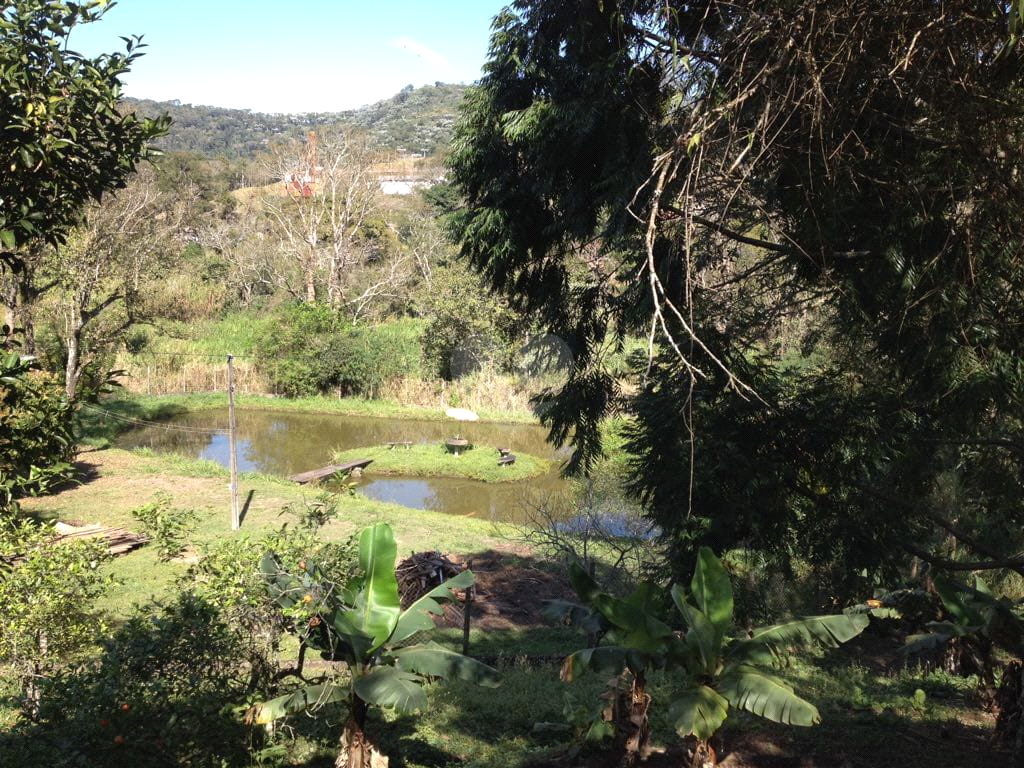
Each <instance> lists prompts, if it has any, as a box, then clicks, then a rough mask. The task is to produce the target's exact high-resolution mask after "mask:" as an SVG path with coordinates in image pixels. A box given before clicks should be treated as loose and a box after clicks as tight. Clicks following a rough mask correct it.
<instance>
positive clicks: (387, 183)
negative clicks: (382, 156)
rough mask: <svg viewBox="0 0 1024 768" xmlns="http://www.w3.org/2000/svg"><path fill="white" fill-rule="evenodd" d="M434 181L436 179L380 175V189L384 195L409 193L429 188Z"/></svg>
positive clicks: (435, 181)
mask: <svg viewBox="0 0 1024 768" xmlns="http://www.w3.org/2000/svg"><path fill="white" fill-rule="evenodd" d="M436 183H437V180H436V179H411V178H404V179H403V178H398V177H394V176H381V179H380V191H381V192H383V193H384V194H385V195H411V194H412V193H413V192H415V191H416V190H417V189H429V188H430V187H432V186H434V185H435V184H436Z"/></svg>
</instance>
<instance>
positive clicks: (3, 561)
mask: <svg viewBox="0 0 1024 768" xmlns="http://www.w3.org/2000/svg"><path fill="white" fill-rule="evenodd" d="M57 539H58V537H57V534H56V533H55V532H54V531H53V529H51V528H48V527H42V528H41V527H39V526H37V525H35V524H34V523H31V522H28V521H20V522H2V521H0V662H3V663H6V664H8V665H10V667H11V668H12V669H13V671H14V672H15V674H17V676H18V679H19V680H20V683H21V691H22V695H23V697H24V699H23V709H24V711H25V713H26V714H27V715H28V716H29V717H30V718H32V719H34V718H36V717H38V715H39V707H40V703H41V686H42V685H43V683H45V681H46V680H47V679H49V678H50V677H51V676H52V675H53V674H54V673H55V672H57V671H58V670H60V669H62V668H63V667H65V666H66V665H69V664H73V663H74V662H75V661H76V660H78V659H79V657H80V656H81V655H82V654H83V653H84V652H86V651H88V650H89V649H90V648H93V647H94V645H95V643H96V642H97V641H98V639H99V637H100V634H101V633H102V632H103V630H104V624H103V622H102V621H101V620H99V619H98V618H97V615H96V612H95V607H94V604H95V601H96V599H97V598H98V597H100V596H101V595H102V594H103V593H104V591H105V590H106V588H107V586H108V585H109V584H110V577H109V576H106V575H104V573H103V571H102V570H101V568H100V566H101V565H102V564H103V563H104V562H105V561H106V560H107V559H108V558H109V556H110V555H109V553H108V551H107V546H106V543H105V542H103V541H97V540H91V541H73V542H59V543H58V541H57Z"/></svg>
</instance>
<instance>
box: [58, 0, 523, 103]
mask: <svg viewBox="0 0 1024 768" xmlns="http://www.w3.org/2000/svg"><path fill="white" fill-rule="evenodd" d="M509 2H511V0H290V2H281V0H118V1H117V2H116V4H113V7H111V8H110V9H109V10H108V11H107V13H106V15H105V16H104V17H103V18H102V19H101V20H100V21H98V22H94V23H92V24H87V25H82V26H80V27H78V28H76V29H75V30H74V31H73V32H72V34H71V38H70V41H69V47H70V48H72V49H74V50H76V51H79V52H80V53H83V54H88V55H96V54H99V53H108V52H113V51H115V50H123V49H124V43H123V42H122V41H121V40H120V39H119V38H120V37H121V36H130V35H142V36H143V42H144V43H146V44H147V46H148V47H147V48H145V49H144V50H145V55H144V56H143V57H141V58H140V59H138V60H137V61H136V62H135V63H134V64H133V65H132V69H131V72H129V73H128V74H127V75H125V76H124V77H123V78H122V82H123V83H124V89H123V93H124V95H125V96H132V97H134V98H139V99H156V100H158V101H170V100H172V99H178V100H180V101H181V102H182V103H183V104H197V105H198V104H205V105H209V106H215V107H230V108H234V109H251V110H252V111H254V112H287V113H295V112H338V111H342V110H347V109H354V108H356V107H360V106H363V105H365V104H372V103H373V102H376V101H380V100H381V99H386V98H388V97H390V96H393V95H394V94H396V93H398V91H400V90H401V89H402V88H403V87H405V86H406V85H413V86H417V87H418V86H421V85H427V84H430V85H433V84H434V83H435V82H436V81H441V82H445V83H472V82H474V81H475V80H477V79H478V78H479V76H480V68H481V66H482V65H483V63H484V61H485V59H486V57H487V47H488V42H489V39H490V27H491V20H492V19H493V18H494V16H495V15H496V14H497V13H498V12H500V11H501V9H502V8H503V7H504V6H505V5H507V4H508V3H509Z"/></svg>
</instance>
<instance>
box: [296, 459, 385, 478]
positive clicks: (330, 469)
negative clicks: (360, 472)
mask: <svg viewBox="0 0 1024 768" xmlns="http://www.w3.org/2000/svg"><path fill="white" fill-rule="evenodd" d="M371 463H373V459H356V460H355V461H347V462H345V463H344V464H328V465H327V466H326V467H320V469H311V470H309V471H308V472H300V473H299V474H297V475H289V476H288V479H289V480H291V481H292V482H294V483H311V482H313V481H314V480H323V479H324V478H325V477H330V476H331V475H333V474H334V473H335V472H349V471H351V470H356V469H362V468H363V467H365V466H366V465H367V464H371Z"/></svg>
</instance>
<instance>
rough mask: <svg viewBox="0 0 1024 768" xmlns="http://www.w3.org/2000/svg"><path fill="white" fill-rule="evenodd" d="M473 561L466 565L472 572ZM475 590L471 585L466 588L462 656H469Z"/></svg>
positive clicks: (463, 606)
mask: <svg viewBox="0 0 1024 768" xmlns="http://www.w3.org/2000/svg"><path fill="white" fill-rule="evenodd" d="M472 567H473V561H472V560H470V561H469V562H468V563H466V569H467V570H472ZM473 590H474V587H473V585H472V584H470V585H469V586H468V587H466V599H465V601H463V604H462V655H463V656H469V614H470V613H472V611H473Z"/></svg>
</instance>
